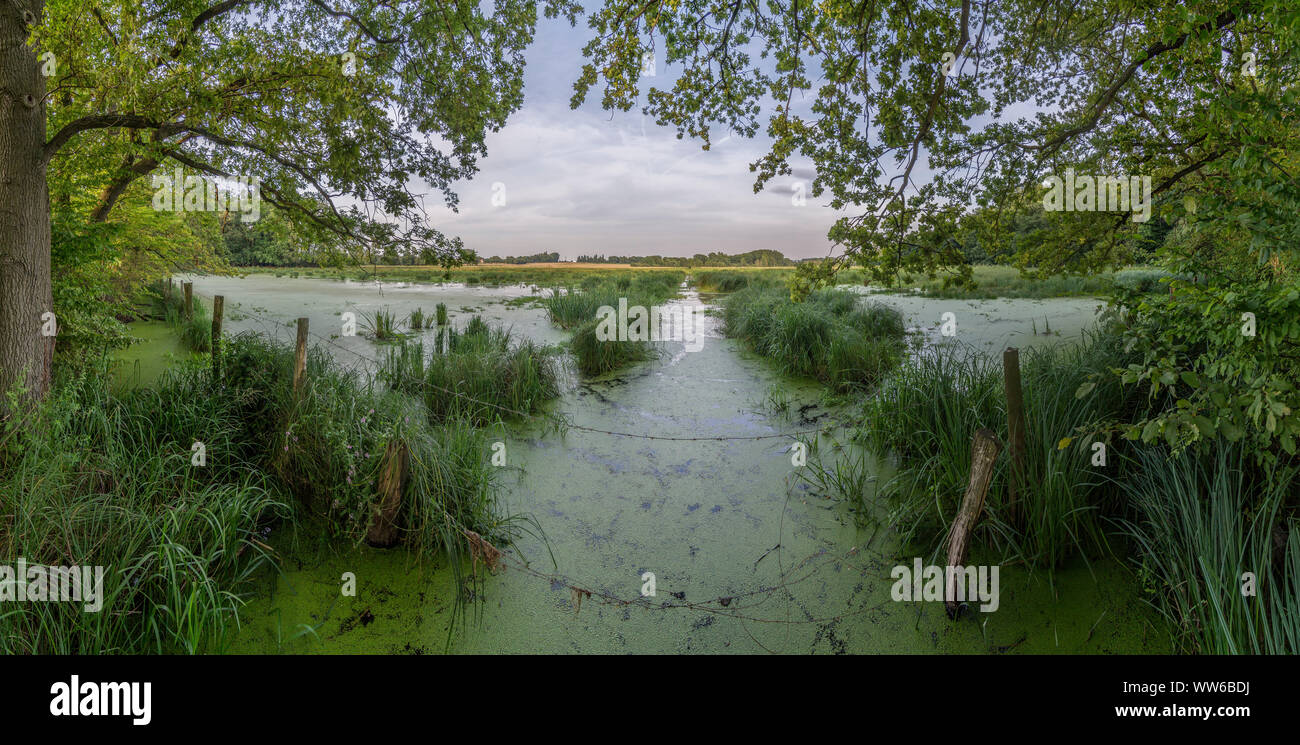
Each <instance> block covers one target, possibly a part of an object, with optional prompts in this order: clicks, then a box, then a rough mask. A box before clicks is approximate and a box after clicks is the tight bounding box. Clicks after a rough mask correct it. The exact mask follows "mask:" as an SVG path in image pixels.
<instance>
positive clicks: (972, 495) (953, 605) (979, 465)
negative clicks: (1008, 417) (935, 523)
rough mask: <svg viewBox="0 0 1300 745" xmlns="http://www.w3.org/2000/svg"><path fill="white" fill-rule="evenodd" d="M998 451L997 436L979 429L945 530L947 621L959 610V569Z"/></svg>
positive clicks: (963, 560) (986, 492)
mask: <svg viewBox="0 0 1300 745" xmlns="http://www.w3.org/2000/svg"><path fill="white" fill-rule="evenodd" d="M1001 449H1002V446H1001V445H1000V444H999V443H998V438H997V435H995V434H993V431H992V430H989V429H981V430H979V431H978V432H976V433H975V437H974V438H973V439H972V441H971V446H970V483H968V484H967V485H966V494H965V495H964V496H963V497H962V500H961V508H960V509H959V510H958V511H957V519H955V520H953V521H952V530H950V531H948V566H949V567H950V569H949V570H948V571H946V572H945V575H947V576H946V579H945V584H944V605H945V607H946V608H947V610H948V616H949V617H950V618H952V617H955V616H956V615H957V613H958V612H959V610H960V604H959V603H958V602H957V587H956V583H957V582H959V581H961V577H963V576H964V575H963V574H962V571H961V570H962V566H963V565H964V564H965V563H966V554H967V552H968V551H969V550H970V536H971V533H972V532H973V531H974V530H975V523H977V522H978V521H979V519H980V514H981V513H982V512H983V511H984V497H985V496H987V495H988V491H989V483H990V482H991V481H992V480H993V467H994V466H995V465H997V461H998V452H999V451H1000V450H1001Z"/></svg>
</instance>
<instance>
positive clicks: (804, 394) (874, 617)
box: [194, 276, 1169, 653]
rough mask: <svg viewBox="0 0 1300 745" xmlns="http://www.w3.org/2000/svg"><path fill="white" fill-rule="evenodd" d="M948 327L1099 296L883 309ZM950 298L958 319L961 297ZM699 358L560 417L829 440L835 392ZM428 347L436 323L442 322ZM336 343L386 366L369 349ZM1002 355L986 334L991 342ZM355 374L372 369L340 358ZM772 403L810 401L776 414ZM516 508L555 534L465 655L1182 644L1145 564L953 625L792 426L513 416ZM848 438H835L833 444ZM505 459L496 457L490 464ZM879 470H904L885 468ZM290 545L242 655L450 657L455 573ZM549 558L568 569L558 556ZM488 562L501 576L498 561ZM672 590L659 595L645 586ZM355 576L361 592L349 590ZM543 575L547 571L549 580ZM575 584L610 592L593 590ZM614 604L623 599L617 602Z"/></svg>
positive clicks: (360, 293)
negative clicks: (808, 458) (835, 495)
mask: <svg viewBox="0 0 1300 745" xmlns="http://www.w3.org/2000/svg"><path fill="white" fill-rule="evenodd" d="M194 281H195V291H196V292H198V293H200V294H201V295H203V296H211V295H214V294H221V295H224V296H225V298H226V301H225V302H226V308H227V314H226V322H225V328H226V329H227V330H228V331H229V332H231V333H237V332H240V331H244V330H257V331H260V332H262V333H267V334H270V335H273V336H277V337H279V338H281V339H282V340H285V341H289V340H291V339H292V335H293V333H294V332H293V329H292V327H291V326H292V323H293V319H295V318H297V317H299V316H305V317H308V318H309V319H310V325H311V328H312V330H313V332H315V333H320V334H323V335H324V334H329V335H331V336H332V335H334V334H338V333H339V328H340V323H341V315H340V314H341V313H344V312H347V311H352V312H356V313H358V316H359V317H361V316H362V315H363V314H365V313H369V312H373V311H374V310H375V309H380V308H387V309H389V310H391V311H393V312H394V313H396V314H397V316H398V317H399V318H401V317H404V316H405V315H406V314H408V313H409V312H410V311H411V310H413V309H415V308H416V307H422V308H423V309H424V310H425V311H426V312H432V309H433V306H434V305H435V304H436V303H438V302H445V303H446V304H447V305H448V307H449V309H450V311H451V315H452V319H453V323H455V322H458V321H459V322H460V323H463V322H464V321H465V320H466V319H467V318H468V317H469V315H471V314H472V313H480V314H482V315H483V316H484V317H485V318H487V319H489V320H493V321H497V322H501V323H504V324H506V325H508V326H510V327H512V328H513V329H514V331H515V332H516V333H518V334H522V335H525V336H528V337H530V338H533V339H536V340H538V341H540V342H542V343H547V344H549V343H555V342H560V341H562V340H563V339H564V338H565V336H566V335H565V334H564V333H563V332H561V331H559V330H557V329H555V328H553V327H552V325H551V324H550V323H549V321H548V320H547V319H546V316H545V313H544V311H542V310H541V309H540V308H537V307H535V306H531V305H529V304H521V303H519V302H510V301H511V300H512V299H513V298H519V297H523V296H527V295H529V294H530V293H531V292H532V290H530V289H529V288H524V287H512V288H483V287H474V288H466V287H461V286H455V285H441V286H439V285H413V284H383V285H379V284H376V283H373V282H372V283H358V282H339V281H331V280H320V279H283V278H274V277H267V276H251V277H247V278H242V279H236V278H221V277H199V278H195V280H194ZM873 299H874V300H876V301H882V302H889V303H891V304H896V305H897V306H898V307H899V308H900V310H903V311H904V313H905V314H907V315H908V316H909V317H910V319H911V320H910V323H911V324H912V325H913V326H915V327H918V328H921V329H929V328H931V327H932V326H934V325H935V324H937V323H938V322H939V320H940V317H941V315H942V313H943V312H945V311H948V310H951V311H952V312H954V313H955V314H956V317H957V321H958V328H959V332H958V334H959V337H960V338H963V339H964V340H965V341H967V342H969V343H972V344H975V345H977V346H979V345H984V346H989V347H990V348H996V349H1000V348H1001V346H1000V345H1003V344H1013V343H1014V344H1024V343H1026V342H1029V343H1032V342H1035V341H1038V340H1040V338H1046V337H1039V336H1034V335H1033V334H1032V329H1033V325H1034V324H1035V323H1037V326H1038V330H1039V331H1040V332H1041V331H1042V330H1043V329H1042V326H1043V324H1042V322H1041V321H1038V322H1035V321H1034V320H1033V319H1035V318H1039V317H1042V318H1047V319H1049V322H1050V325H1051V328H1052V331H1053V332H1056V331H1058V330H1059V331H1060V332H1061V334H1062V336H1060V337H1056V336H1055V335H1053V337H1051V338H1053V339H1063V338H1068V337H1069V335H1071V334H1074V333H1077V331H1078V329H1079V328H1082V327H1083V326H1085V325H1087V324H1088V323H1089V322H1090V320H1091V318H1092V313H1093V311H1094V309H1095V307H1096V305H1097V301H1095V300H1080V299H1069V300H1000V301H960V300H958V301H953V300H926V299H923V298H917V297H911V296H880V295H877V296H874V297H873ZM941 306H942V307H941ZM705 332H706V336H705V341H704V344H703V346H702V348H701V349H700V350H699V351H696V352H686V351H684V349H683V346H682V345H681V344H672V343H668V344H666V345H665V346H664V348H663V354H662V355H661V356H660V358H659V359H658V360H655V361H651V362H648V363H645V364H642V365H638V366H636V367H634V368H631V369H630V370H627V371H625V372H624V374H621V375H617V376H615V377H612V378H609V379H604V380H600V381H598V382H583V381H581V380H579V379H576V378H570V379H568V380H567V382H566V386H565V391H564V393H563V396H562V397H561V398H560V399H559V400H558V401H557V402H556V403H555V404H554V409H553V410H554V411H555V412H557V413H563V414H565V415H567V416H568V417H569V418H570V419H571V420H572V421H573V422H574V423H576V424H579V425H583V426H587V427H592V428H596V429H602V430H609V431H614V432H627V433H636V434H642V435H659V436H670V437H724V436H732V437H735V436H750V437H756V436H765V435H780V434H782V433H793V432H797V431H800V430H806V429H810V428H814V427H816V426H818V425H820V424H822V423H824V422H825V421H828V417H830V418H832V419H833V416H834V413H835V412H833V411H828V410H827V409H825V408H824V407H823V405H822V403H821V389H820V388H819V387H818V386H816V385H813V384H810V383H801V382H798V381H791V380H789V379H788V378H785V377H782V376H780V375H778V374H777V373H776V372H775V371H774V370H773V368H772V367H771V366H770V365H769V364H768V363H767V362H766V361H764V360H761V359H758V358H755V357H753V356H751V355H748V354H746V353H744V352H742V351H741V350H740V349H739V348H738V346H737V344H736V343H734V342H732V341H730V340H727V339H724V338H722V337H721V336H720V334H719V333H718V331H717V329H716V321H715V320H714V319H709V321H708V323H707V324H706V329H705ZM430 333H432V332H430ZM335 342H336V343H338V344H340V345H343V346H345V347H346V348H347V349H350V350H352V351H354V352H356V353H359V354H363V355H366V356H369V357H375V356H378V351H377V349H376V348H375V346H374V345H373V344H372V343H371V342H370V341H368V340H366V339H365V338H363V337H362V336H356V337H346V336H340V337H339V338H337V339H335ZM986 342H987V344H986ZM335 352H336V355H337V356H338V359H339V361H340V362H343V363H345V364H348V365H349V366H351V365H355V364H358V362H359V360H358V359H356V358H352V355H351V354H350V353H348V352H344V351H342V350H335ZM774 392H776V393H777V394H778V397H779V398H785V399H787V400H788V401H789V402H790V406H789V408H788V409H786V411H785V413H779V412H776V411H774V410H772V408H771V407H770V406H769V405H768V403H767V402H768V400H769V397H770V395H771V394H772V393H774ZM500 439H501V440H502V441H503V442H505V444H506V453H507V466H506V467H505V470H504V472H503V473H502V478H501V486H502V494H501V499H502V503H503V504H504V505H505V507H506V508H507V509H508V510H509V511H511V512H514V513H526V514H528V515H530V516H531V517H532V518H533V519H534V520H535V521H536V523H537V525H538V527H540V529H541V532H542V533H543V534H544V535H545V537H546V542H545V543H544V542H543V541H541V540H539V539H538V538H536V537H535V536H527V535H526V536H524V537H523V538H521V540H520V541H519V542H518V545H517V547H516V549H515V550H514V551H512V552H511V558H512V561H515V562H523V561H527V562H529V563H530V566H531V569H532V570H533V571H532V572H526V571H521V570H519V569H518V568H507V569H506V570H504V571H502V572H500V573H498V574H496V575H495V576H491V577H488V578H487V579H486V581H485V582H484V583H483V584H482V586H481V590H480V592H481V597H480V598H479V599H480V600H481V603H479V604H478V605H477V606H476V607H474V608H473V609H472V613H473V614H474V617H472V618H471V619H470V620H469V623H468V624H466V625H464V626H463V627H461V628H458V629H457V630H456V631H455V633H453V634H452V635H451V637H450V651H453V652H468V653H482V652H605V653H610V652H633V653H688V652H751V653H752V652H782V653H790V652H794V653H800V652H819V653H844V652H850V653H870V652H959V653H986V652H992V653H1001V652H1013V653H1019V652H1165V651H1168V649H1169V641H1168V638H1167V636H1166V635H1165V634H1164V632H1163V631H1160V628H1161V624H1160V622H1159V620H1158V619H1157V618H1156V617H1155V616H1154V614H1153V613H1152V612H1151V610H1150V609H1149V608H1148V607H1147V606H1146V605H1145V603H1143V602H1142V601H1141V599H1140V597H1139V591H1138V588H1137V586H1136V584H1135V582H1134V581H1133V579H1132V576H1131V574H1130V573H1129V572H1128V571H1127V570H1126V569H1124V568H1123V567H1120V566H1119V565H1117V564H1116V563H1114V562H1109V561H1107V562H1094V563H1093V564H1092V565H1091V567H1089V566H1086V565H1083V564H1080V565H1078V566H1072V567H1067V568H1065V569H1063V570H1060V571H1058V572H1057V573H1056V575H1055V577H1054V578H1053V581H1052V582H1051V583H1049V582H1048V578H1047V577H1046V575H1045V574H1041V573H1040V574H1038V575H1036V576H1030V575H1029V574H1028V573H1027V572H1026V571H1025V570H1024V569H1023V568H1020V567H1014V566H1004V567H1002V568H1001V572H1000V591H1001V592H1000V598H999V607H998V609H997V610H996V611H995V612H989V613H980V612H978V611H976V612H973V613H969V614H967V615H965V616H964V617H963V618H961V619H960V620H958V621H955V622H954V621H949V620H948V619H947V617H946V616H945V614H944V612H943V607H942V604H941V603H936V602H924V603H922V602H917V603H909V602H895V601H893V600H892V599H891V593H890V589H891V586H892V585H893V582H894V580H893V579H892V578H891V576H890V572H891V570H892V569H893V568H894V567H895V565H898V564H905V565H908V566H911V564H912V558H913V557H912V556H910V555H907V556H899V555H898V551H899V547H898V545H897V543H896V542H895V541H894V539H893V538H892V536H890V535H888V534H886V533H885V531H883V530H876V529H871V528H859V527H858V523H857V521H855V519H854V515H853V514H852V512H851V510H850V508H849V506H848V505H845V504H841V503H838V502H836V501H834V500H831V499H828V498H827V497H826V496H825V495H824V494H821V493H818V492H817V491H816V490H815V489H813V488H811V487H810V486H809V485H808V484H806V483H804V482H802V481H801V480H800V479H799V478H798V475H797V470H798V467H797V466H794V465H792V462H791V453H790V452H789V451H790V447H791V445H792V443H793V442H794V436H793V435H790V436H786V437H775V438H770V439H754V440H727V441H717V440H698V441H668V440H654V439H643V438H629V437H619V436H611V435H607V434H598V433H591V432H585V431H579V430H569V431H568V432H567V433H565V434H562V435H561V434H557V433H555V432H553V431H543V429H542V428H541V427H540V426H538V425H536V424H529V423H520V424H516V425H511V426H510V427H509V428H508V430H506V431H503V432H502V433H501V438H500ZM831 445H832V442H831V439H830V438H826V437H823V438H822V439H821V441H820V446H821V447H822V449H823V452H827V451H829V448H830V446H831ZM487 456H488V454H486V453H485V458H486V457H487ZM881 476H882V477H887V474H885V473H882V474H881ZM306 532H307V531H302V532H301V533H300V534H299V535H297V536H294V535H292V534H291V533H290V531H287V530H286V531H282V534H281V535H277V536H274V537H273V543H274V544H275V546H276V547H277V549H278V550H279V551H280V552H281V554H282V557H283V558H284V559H285V560H284V562H283V566H282V570H281V572H280V573H279V574H277V575H274V576H270V575H268V576H266V577H264V578H262V579H261V580H260V581H259V582H258V585H257V588H256V591H255V593H254V594H253V596H252V597H251V598H250V599H249V602H248V604H247V606H245V608H244V609H243V610H242V611H241V614H240V618H241V624H242V628H241V631H240V632H239V633H238V635H237V636H236V637H235V639H234V640H233V642H232V651H236V652H324V653H347V652H384V653H438V652H442V651H444V650H445V649H447V642H448V628H449V624H450V622H451V618H452V613H453V602H452V598H453V593H454V592H455V587H454V584H453V581H452V576H451V572H450V570H449V568H448V567H446V566H443V565H441V564H440V563H439V562H430V561H426V562H423V563H418V562H416V561H414V560H413V559H412V558H411V557H410V556H409V555H408V554H407V553H406V552H404V551H402V550H401V549H396V550H377V549H371V548H368V547H358V548H350V547H344V548H339V547H328V546H325V545H323V543H322V542H321V541H319V540H315V539H312V538H310V537H307V536H306V535H304V534H305V533H306ZM552 557H553V559H554V564H552ZM480 571H482V570H481V569H480ZM646 572H652V573H653V574H654V575H655V584H656V594H655V596H654V597H641V592H642V589H643V584H644V582H643V579H642V577H643V575H644V574H645V573H646ZM345 573H352V574H353V575H355V578H356V594H355V596H346V595H344V594H343V593H342V592H341V590H342V588H343V586H344V581H343V577H344V575H345ZM538 575H543V576H538ZM574 585H576V586H578V587H582V588H585V589H588V590H590V591H592V592H593V593H595V594H594V595H593V596H591V597H584V598H583V599H582V601H581V604H580V607H578V603H577V602H575V601H577V600H578V599H579V598H578V597H576V596H575V593H574V592H573V590H572V589H571V586H574ZM602 595H605V596H608V597H610V598H617V599H619V601H621V602H601V597H600V596H602Z"/></svg>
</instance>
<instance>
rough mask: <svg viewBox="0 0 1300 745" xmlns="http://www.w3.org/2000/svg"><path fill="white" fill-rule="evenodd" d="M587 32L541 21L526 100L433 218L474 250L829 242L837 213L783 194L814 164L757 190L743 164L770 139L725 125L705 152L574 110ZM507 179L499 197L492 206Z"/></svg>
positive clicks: (646, 128)
mask: <svg viewBox="0 0 1300 745" xmlns="http://www.w3.org/2000/svg"><path fill="white" fill-rule="evenodd" d="M582 34H583V30H582V29H568V28H567V27H565V26H559V27H558V28H557V27H556V26H551V27H549V28H548V27H543V30H542V31H541V32H539V34H538V38H537V41H536V42H535V43H534V45H533V47H531V48H530V49H529V51H528V59H529V67H528V71H527V73H526V79H525V83H526V87H525V101H524V105H523V107H522V108H521V109H520V110H519V111H518V112H516V114H515V115H514V116H513V117H512V118H511V119H510V121H509V122H508V123H507V124H506V126H505V127H503V128H502V129H501V130H500V131H499V132H495V133H492V134H490V135H489V136H488V138H487V145H488V155H487V157H486V158H483V159H482V160H481V161H480V170H479V173H478V175H476V176H475V178H474V179H473V180H471V181H467V182H462V183H460V184H458V185H457V191H458V192H459V194H460V208H459V212H456V213H453V212H452V211H451V210H449V209H446V208H444V207H442V206H441V203H440V202H438V201H437V200H435V199H430V200H428V203H429V204H430V205H434V204H436V205H438V206H436V207H431V208H430V209H429V215H430V217H431V219H432V220H433V222H434V224H435V225H437V226H438V227H439V228H440V229H441V230H443V231H444V232H446V233H448V234H451V235H458V236H460V237H461V238H463V239H464V240H465V243H466V245H467V246H468V247H470V248H472V249H474V250H476V251H478V253H479V255H481V256H492V255H502V256H504V255H524V254H532V253H538V252H542V251H558V252H559V253H560V255H561V256H563V257H565V258H573V257H576V256H577V255H579V254H606V255H610V254H615V255H617V254H623V255H627V254H660V255H672V256H689V255H692V254H696V253H707V252H709V251H726V252H731V253H735V252H741V251H750V250H754V249H760V248H767V249H775V250H778V251H781V252H782V253H784V254H786V255H787V256H790V257H808V256H825V255H826V254H827V253H828V252H829V250H830V244H829V242H828V241H827V239H826V231H827V230H828V229H829V228H830V226H831V224H832V223H833V222H834V221H835V219H836V217H837V214H836V213H835V212H834V211H833V210H831V209H830V208H829V207H826V206H824V205H822V204H819V203H818V202H817V201H815V200H813V199H811V198H808V199H807V200H806V202H805V204H804V205H803V206H796V205H795V204H793V203H792V200H791V198H790V197H791V196H792V194H793V191H792V187H794V185H795V183H796V182H800V181H802V182H803V184H804V186H805V193H806V190H807V188H808V187H811V181H812V169H811V168H806V167H800V168H797V169H796V171H795V173H796V174H797V175H796V176H794V177H791V176H783V177H780V178H779V179H775V180H773V181H772V182H769V183H768V184H767V186H766V188H765V189H763V191H762V192H760V193H758V194H755V193H754V188H753V186H754V174H753V173H751V172H750V170H749V164H750V163H751V162H753V161H754V160H756V159H757V158H758V157H759V156H761V155H762V153H763V152H765V150H766V142H765V141H762V140H748V139H744V138H741V137H736V136H732V137H726V136H725V132H724V133H722V135H723V136H721V137H715V138H714V142H713V145H712V147H711V149H710V150H709V151H703V150H701V148H700V143H699V142H698V141H692V140H678V139H677V137H676V133H675V132H674V131H673V130H670V129H667V128H662V127H658V126H656V125H655V124H654V122H653V120H652V119H651V118H649V117H645V116H643V115H642V114H641V113H640V112H639V111H632V112H627V113H624V112H614V113H612V114H611V113H610V112H605V111H602V110H601V109H600V108H599V107H598V106H596V105H593V104H590V103H589V104H584V105H583V106H582V107H581V108H579V109H578V110H571V109H570V108H569V107H568V98H569V95H571V93H572V83H573V81H574V80H575V79H576V78H577V75H578V72H579V68H580V65H581V51H580V50H581V47H582V44H583V39H582V38H581V36H582ZM654 82H655V84H657V85H659V86H664V85H670V84H671V77H669V76H667V75H665V74H664V73H662V72H661V74H660V75H659V76H657V77H656V78H655V79H654ZM593 98H598V95H597V96H593ZM494 186H495V190H494ZM502 188H503V189H504V192H503V193H504V197H505V199H504V202H505V203H504V205H503V206H494V203H493V199H492V198H493V194H494V193H498V194H500V193H502Z"/></svg>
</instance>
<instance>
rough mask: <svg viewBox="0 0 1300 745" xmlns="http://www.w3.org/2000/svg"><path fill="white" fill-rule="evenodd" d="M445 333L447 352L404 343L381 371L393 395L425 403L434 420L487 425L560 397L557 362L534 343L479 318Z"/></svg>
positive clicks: (538, 408)
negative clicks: (410, 396) (413, 396)
mask: <svg viewBox="0 0 1300 745" xmlns="http://www.w3.org/2000/svg"><path fill="white" fill-rule="evenodd" d="M445 333H446V334H447V338H446V342H445V344H446V347H447V351H446V353H443V352H441V348H440V347H439V348H435V349H434V350H432V353H426V350H425V347H424V344H423V342H416V343H413V344H404V345H402V346H400V347H397V348H394V349H391V350H389V351H388V354H387V356H386V357H385V358H384V364H383V365H382V366H381V368H380V372H379V375H380V378H381V379H382V380H384V381H386V382H387V383H388V385H389V386H390V387H392V388H393V389H394V390H399V391H403V392H405V393H409V394H412V395H415V396H418V397H419V398H420V399H421V400H423V402H424V405H425V409H426V412H425V414H426V415H427V416H428V418H429V419H430V421H432V422H436V423H442V422H446V421H449V420H455V419H463V420H465V421H467V422H470V423H471V424H474V425H483V424H488V423H491V422H496V421H500V420H502V419H509V418H511V417H512V416H513V412H526V413H533V412H536V411H540V410H541V409H542V407H543V406H544V405H545V403H546V402H547V401H549V400H550V399H552V398H555V397H556V396H557V395H559V388H558V383H557V373H558V371H557V369H556V362H555V359H554V357H552V355H551V354H550V353H549V352H548V351H546V350H545V349H543V348H542V347H541V346H539V345H537V344H535V343H533V342H532V341H528V340H515V339H514V338H513V337H512V336H511V334H510V332H509V331H506V330H504V329H501V328H494V327H491V326H489V325H488V324H487V323H486V322H485V321H484V320H483V319H482V318H481V317H479V316H474V317H473V318H471V319H470V321H469V323H467V324H466V326H465V329H464V330H462V331H457V330H456V329H453V328H448V329H447V330H446V331H445Z"/></svg>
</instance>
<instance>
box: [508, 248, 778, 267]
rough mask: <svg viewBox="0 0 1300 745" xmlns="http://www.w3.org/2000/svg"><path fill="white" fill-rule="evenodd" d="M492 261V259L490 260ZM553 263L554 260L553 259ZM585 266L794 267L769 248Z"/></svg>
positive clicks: (587, 260)
mask: <svg viewBox="0 0 1300 745" xmlns="http://www.w3.org/2000/svg"><path fill="white" fill-rule="evenodd" d="M489 261H490V259H489ZM552 261H553V259H552ZM578 261H579V262H581V263H584V264H630V265H632V266H679V267H693V266H794V265H795V262H794V261H792V260H790V259H787V258H786V257H785V255H784V254H782V253H781V252H780V251H773V250H772V249H769V248H763V249H758V250H755V251H746V252H745V253H742V254H724V253H720V252H718V251H714V252H712V253H707V254H695V255H694V256H689V257H687V256H579V257H578Z"/></svg>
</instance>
